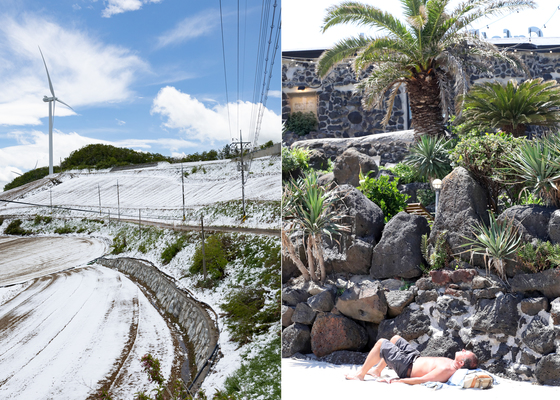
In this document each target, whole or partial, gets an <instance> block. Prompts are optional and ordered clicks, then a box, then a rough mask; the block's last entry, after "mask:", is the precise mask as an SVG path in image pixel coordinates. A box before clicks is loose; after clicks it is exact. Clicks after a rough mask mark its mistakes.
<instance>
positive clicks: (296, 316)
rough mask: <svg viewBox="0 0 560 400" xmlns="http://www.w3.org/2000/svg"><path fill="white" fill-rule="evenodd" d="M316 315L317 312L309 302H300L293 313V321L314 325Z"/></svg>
mask: <svg viewBox="0 0 560 400" xmlns="http://www.w3.org/2000/svg"><path fill="white" fill-rule="evenodd" d="M316 316H317V312H316V311H313V310H312V309H311V307H309V305H308V304H307V303H298V305H297V306H296V309H295V310H294V313H293V314H292V321H293V322H295V323H300V324H304V325H313V321H315V317H316Z"/></svg>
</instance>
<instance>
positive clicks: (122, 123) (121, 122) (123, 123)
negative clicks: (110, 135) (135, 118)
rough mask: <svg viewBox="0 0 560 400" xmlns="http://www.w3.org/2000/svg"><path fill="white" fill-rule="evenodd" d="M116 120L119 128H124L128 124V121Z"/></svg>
mask: <svg viewBox="0 0 560 400" xmlns="http://www.w3.org/2000/svg"><path fill="white" fill-rule="evenodd" d="M115 119H116V120H117V125H119V126H123V125H125V124H126V121H121V120H120V119H118V118H115Z"/></svg>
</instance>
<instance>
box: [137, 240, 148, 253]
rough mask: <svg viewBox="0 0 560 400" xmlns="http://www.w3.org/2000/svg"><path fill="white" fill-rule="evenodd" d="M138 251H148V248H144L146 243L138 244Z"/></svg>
mask: <svg viewBox="0 0 560 400" xmlns="http://www.w3.org/2000/svg"><path fill="white" fill-rule="evenodd" d="M138 251H139V252H140V253H142V254H146V253H147V252H148V249H146V244H145V243H142V244H141V245H140V246H138Z"/></svg>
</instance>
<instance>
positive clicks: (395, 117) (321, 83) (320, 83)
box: [282, 51, 560, 145]
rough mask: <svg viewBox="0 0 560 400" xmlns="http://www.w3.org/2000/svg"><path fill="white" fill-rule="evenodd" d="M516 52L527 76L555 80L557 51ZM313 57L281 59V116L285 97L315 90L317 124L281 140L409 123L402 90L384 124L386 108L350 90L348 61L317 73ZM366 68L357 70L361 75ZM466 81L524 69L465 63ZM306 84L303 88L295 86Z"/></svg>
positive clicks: (559, 73)
mask: <svg viewBox="0 0 560 400" xmlns="http://www.w3.org/2000/svg"><path fill="white" fill-rule="evenodd" d="M519 54H520V55H519V57H520V58H521V59H522V60H523V62H524V63H525V65H526V67H527V69H528V71H529V73H530V77H532V78H538V77H542V78H543V79H545V80H549V79H556V80H559V81H560V54H559V53H549V52H546V53H536V52H535V53H533V54H531V53H530V52H528V51H523V52H519ZM315 67H316V60H308V61H301V60H294V59H288V58H285V59H283V60H282V120H283V121H285V120H286V119H287V118H288V117H289V115H290V113H291V112H292V109H291V107H290V98H291V97H294V96H298V95H300V96H301V95H303V94H304V93H310V94H315V95H316V97H317V110H316V114H317V118H318V121H319V126H318V129H317V131H316V132H311V133H310V134H309V135H306V136H298V135H296V134H293V133H287V134H284V137H283V142H284V143H285V144H286V145H291V144H292V143H294V142H295V141H298V140H308V139H322V138H352V137H362V136H366V135H371V134H378V133H382V132H393V131H399V130H404V129H409V128H410V121H409V116H408V110H407V109H406V108H407V104H408V103H407V101H408V100H407V94H406V93H404V91H402V90H401V93H400V94H399V95H398V96H397V98H396V101H395V104H394V106H393V112H392V118H391V120H390V122H389V124H388V125H387V127H386V128H384V127H383V126H382V125H381V121H382V120H383V118H384V116H385V113H386V110H385V109H383V110H381V109H374V110H366V109H364V107H363V106H362V98H361V96H360V94H359V93H356V92H355V85H356V83H357V82H358V80H357V79H356V75H355V73H354V72H353V71H352V69H351V63H350V62H348V63H341V64H339V65H338V66H337V67H336V68H334V69H333V71H331V72H330V73H329V74H328V75H327V76H326V77H325V78H323V79H321V78H319V77H318V76H317V74H316V72H315ZM366 74H367V71H366V72H365V73H362V74H361V76H360V78H363V77H364V76H365V75H366ZM467 74H468V75H469V76H470V79H469V81H470V85H473V84H475V83H481V82H484V81H489V80H495V79H496V80H500V81H502V82H507V81H508V80H509V79H510V78H512V77H515V78H520V79H526V78H527V75H526V74H525V73H524V72H523V71H516V70H515V69H514V68H513V67H512V66H510V65H508V64H506V63H504V62H502V61H498V60H497V61H495V62H494V63H493V65H492V66H491V67H490V68H489V69H488V71H476V70H475V69H473V68H470V69H469V70H468V72H467ZM301 86H305V87H306V88H305V90H303V91H302V90H298V87H301ZM528 132H530V133H537V132H540V130H539V129H538V128H536V127H534V126H533V127H532V126H529V127H528Z"/></svg>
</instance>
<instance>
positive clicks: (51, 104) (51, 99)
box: [39, 47, 74, 175]
mask: <svg viewBox="0 0 560 400" xmlns="http://www.w3.org/2000/svg"><path fill="white" fill-rule="evenodd" d="M39 52H40V53H41V58H42V59H43V64H45V70H46V71H47V79H48V80H49V88H50V90H51V94H52V97H47V96H44V97H43V101H44V102H45V103H49V175H52V174H53V172H54V170H53V123H54V106H55V102H57V101H58V102H59V103H62V104H64V105H65V106H66V107H68V108H69V109H71V110H72V111H74V109H73V108H72V107H70V106H69V105H68V104H66V103H65V102H63V101H62V100H60V99H59V98H57V97H56V95H55V94H54V89H53V85H52V82H51V77H50V75H49V69H48V68H47V63H46V62H45V57H44V56H43V52H42V51H41V48H40V47H39Z"/></svg>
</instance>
